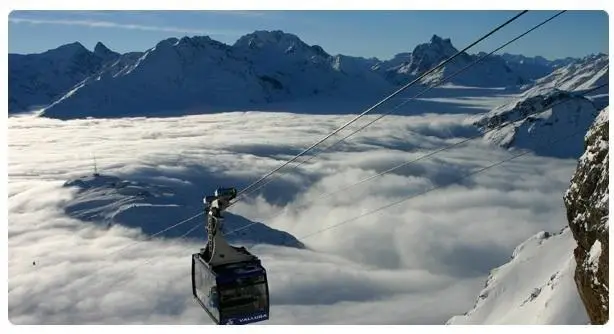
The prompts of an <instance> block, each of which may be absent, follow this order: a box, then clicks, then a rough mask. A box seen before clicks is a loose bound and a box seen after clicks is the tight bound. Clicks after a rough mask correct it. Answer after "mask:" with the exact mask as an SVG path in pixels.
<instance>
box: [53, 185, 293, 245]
mask: <svg viewBox="0 0 614 334" xmlns="http://www.w3.org/2000/svg"><path fill="white" fill-rule="evenodd" d="M64 186H65V187H75V188H77V190H78V191H77V193H76V196H75V198H74V199H72V200H70V201H68V202H67V203H66V206H65V211H66V213H67V214H68V215H70V216H72V217H74V218H78V219H80V220H84V221H91V222H95V223H99V224H105V225H107V226H108V227H110V226H112V225H113V224H121V225H124V226H128V227H132V228H138V229H140V230H142V232H144V233H145V234H148V235H152V234H154V233H157V232H159V231H162V230H163V229H164V228H166V227H169V226H170V225H172V224H175V223H177V222H179V221H181V220H182V219H187V218H188V217H191V216H193V215H194V214H195V212H198V210H199V209H201V210H202V208H194V207H193V206H191V205H190V204H189V199H188V198H184V197H183V196H181V194H179V193H177V192H176V191H175V190H174V189H173V188H171V187H168V186H164V185H156V184H148V183H144V182H138V181H131V180H124V179H121V178H118V177H115V176H110V175H99V174H98V175H96V174H95V175H89V176H84V177H80V178H76V179H73V180H69V181H67V182H66V183H65V184H64ZM225 217H226V220H225V221H224V227H223V229H224V232H225V233H229V232H231V231H233V230H236V229H239V228H242V227H245V226H247V225H249V224H253V225H252V226H250V227H248V228H245V229H244V230H241V231H238V232H236V233H233V234H229V236H228V240H229V241H230V242H239V241H240V242H241V243H247V244H271V245H280V246H289V247H297V248H304V245H303V244H302V243H301V242H300V241H298V240H297V239H296V238H294V237H293V236H292V235H290V234H289V233H286V232H283V231H280V230H276V229H273V228H270V227H268V226H266V225H264V224H262V223H259V222H258V223H254V222H252V221H250V220H248V219H245V218H243V217H241V216H238V215H234V214H232V213H226V214H225ZM196 223H200V225H201V226H200V227H198V228H195V229H192V228H193V227H194V224H196ZM204 226H205V218H204V216H201V217H199V218H195V219H193V220H192V221H190V222H188V223H186V224H182V225H179V226H177V227H176V228H173V229H171V230H169V231H167V232H165V233H163V234H161V235H160V236H161V237H180V236H185V237H188V238H198V239H201V240H205V239H206V237H207V233H206V230H205V227H204Z"/></svg>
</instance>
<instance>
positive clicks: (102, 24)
mask: <svg viewBox="0 0 614 334" xmlns="http://www.w3.org/2000/svg"><path fill="white" fill-rule="evenodd" d="M9 23H15V24H22V23H27V24H52V25H68V26H84V27H89V28H115V29H128V30H143V31H164V32H173V33H180V34H196V35H217V36H219V35H226V36H238V35H240V34H241V33H242V32H239V31H234V30H221V29H202V28H183V27H175V26H152V25H143V24H128V23H118V22H112V21H102V20H74V19H64V20H54V19H32V18H19V17H9Z"/></svg>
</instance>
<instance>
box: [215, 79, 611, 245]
mask: <svg viewBox="0 0 614 334" xmlns="http://www.w3.org/2000/svg"><path fill="white" fill-rule="evenodd" d="M607 85H608V83H605V84H602V85H599V86H597V87H595V88H592V89H590V90H588V91H586V92H585V94H588V93H590V92H592V91H594V90H597V89H600V88H602V87H605V86H607ZM574 97H577V95H570V96H569V97H568V98H566V99H564V100H560V101H557V102H556V103H553V104H552V105H549V106H547V107H545V108H543V109H541V110H538V111H535V112H533V113H530V114H528V115H527V116H525V117H524V118H522V119H518V120H515V121H508V122H507V123H503V124H500V125H499V126H498V127H493V128H491V129H489V130H487V131H484V132H483V133H480V134H477V135H475V136H472V137H468V138H466V139H463V140H461V141H459V142H456V143H454V144H451V145H448V146H444V147H442V148H439V149H437V150H434V151H431V152H430V153H426V154H424V155H422V156H420V157H418V158H416V159H413V160H410V161H407V162H404V163H402V164H400V165H397V166H395V167H392V168H390V169H388V170H385V171H383V172H380V173H378V174H375V175H372V176H369V177H367V178H364V179H362V180H360V181H358V182H355V183H352V184H350V185H347V186H345V187H341V188H339V189H337V190H334V191H331V192H328V193H322V194H320V195H318V197H316V198H315V199H313V200H311V201H309V202H308V203H314V202H316V201H319V200H322V199H325V198H328V197H330V196H331V195H334V194H336V193H339V192H341V191H345V190H348V189H350V188H353V187H355V186H358V185H361V184H363V183H366V182H369V181H371V180H374V179H376V178H378V177H381V176H384V175H386V174H388V173H390V172H393V171H394V170H397V169H399V168H401V167H405V166H408V165H410V164H412V163H415V162H418V161H421V160H423V159H426V158H430V157H432V156H434V155H436V154H437V153H441V152H443V151H447V150H449V149H452V148H454V147H457V146H460V145H462V144H464V143H467V142H469V141H471V140H474V139H477V138H481V137H482V136H484V135H486V134H488V133H489V132H491V131H495V130H500V129H501V128H503V127H506V126H508V125H511V124H513V123H516V122H522V121H524V120H525V119H527V118H529V117H531V116H533V115H536V114H539V113H542V112H544V111H546V110H548V109H550V108H553V107H555V106H557V105H559V104H561V103H564V102H567V101H569V100H571V99H572V98H574ZM540 146H542V145H540ZM282 213H283V210H279V211H278V212H277V213H276V214H274V215H272V216H270V217H268V218H266V219H258V220H259V221H266V220H271V219H273V218H275V217H277V216H279V215H280V214H282ZM254 224H256V223H255V222H254V223H252V224H249V225H246V226H243V227H241V228H238V229H235V230H233V231H231V232H229V233H228V234H225V235H230V234H233V233H235V232H239V231H241V230H244V229H246V228H248V227H250V226H252V225H254ZM299 240H300V239H299Z"/></svg>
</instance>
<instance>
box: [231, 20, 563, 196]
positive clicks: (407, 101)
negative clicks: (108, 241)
mask: <svg viewBox="0 0 614 334" xmlns="http://www.w3.org/2000/svg"><path fill="white" fill-rule="evenodd" d="M564 12H566V10H562V11H560V12H558V13H557V14H555V15H553V16H551V17H549V18H548V19H546V20H544V21H542V22H541V23H539V24H537V25H535V26H533V27H532V28H531V29H529V30H527V31H525V32H524V33H522V34H520V35H518V36H516V37H515V38H514V39H512V40H510V41H508V42H507V43H505V44H503V45H501V46H499V47H498V48H496V49H495V50H493V51H491V52H490V53H488V54H486V55H483V56H481V57H479V58H478V59H476V60H475V61H473V62H472V63H469V64H467V65H466V66H465V67H463V68H461V69H460V70H458V71H456V72H454V73H452V74H450V75H448V76H447V77H445V78H442V79H440V80H438V81H437V82H435V83H434V84H431V85H430V86H429V87H428V88H426V89H424V90H422V91H421V92H419V93H418V94H416V95H414V96H413V97H411V98H409V99H406V100H405V101H403V102H401V103H400V104H398V105H397V106H396V107H394V108H392V109H391V110H390V111H388V112H386V113H384V114H381V115H380V116H378V117H377V118H375V119H374V120H372V121H370V122H368V123H366V124H365V125H363V126H361V127H360V128H358V129H356V130H355V131H353V132H351V133H350V134H348V135H347V136H345V137H343V138H342V139H340V140H338V141H336V142H335V143H333V144H332V145H329V146H327V147H325V148H324V149H322V150H320V151H319V152H317V153H315V154H313V155H311V156H309V158H307V159H305V160H303V161H301V162H300V163H298V164H296V165H294V166H293V167H292V168H291V170H294V169H296V168H298V167H299V166H301V165H303V164H305V163H307V162H309V161H311V160H312V159H313V158H315V157H317V156H318V155H320V154H322V153H324V152H327V151H329V150H330V149H331V148H333V147H335V146H337V145H339V144H340V143H342V142H344V141H345V140H347V139H348V138H350V137H352V136H353V135H355V134H356V133H358V132H360V131H362V130H364V129H365V128H366V127H368V126H370V125H372V124H373V123H375V122H377V121H379V120H380V119H382V118H384V117H385V116H387V115H390V114H392V113H394V112H395V111H396V110H398V109H399V108H401V107H402V106H404V105H405V104H407V103H409V102H410V101H412V100H415V99H416V98H418V97H420V96H422V95H424V94H425V93H426V92H428V91H430V90H431V89H433V88H435V87H437V86H439V85H441V84H443V83H444V82H446V81H448V80H450V79H452V78H454V77H456V76H457V75H459V74H461V73H463V72H464V71H466V70H468V69H469V68H471V67H473V66H475V65H477V64H479V63H480V62H482V61H483V60H484V59H486V57H489V56H491V55H492V54H494V53H495V52H497V51H499V50H501V49H503V48H505V47H506V46H508V45H510V44H512V43H513V42H515V41H517V40H518V39H520V38H522V37H524V36H526V35H527V34H529V33H531V32H533V31H534V30H535V29H537V28H539V27H541V26H542V25H544V24H546V23H548V22H549V21H551V20H553V19H554V18H556V17H557V16H559V15H561V14H563V13H564ZM274 180H275V178H269V180H268V181H266V182H264V183H263V184H261V185H260V186H258V187H257V188H256V189H254V190H252V191H250V194H253V193H254V192H256V191H258V190H259V189H262V188H263V187H265V186H266V185H267V184H269V183H271V182H272V181H274ZM233 204H234V203H233Z"/></svg>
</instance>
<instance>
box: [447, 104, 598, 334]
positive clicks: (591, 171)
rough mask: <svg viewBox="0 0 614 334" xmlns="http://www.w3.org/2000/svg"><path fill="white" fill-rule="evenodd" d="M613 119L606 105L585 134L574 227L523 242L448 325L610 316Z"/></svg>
mask: <svg viewBox="0 0 614 334" xmlns="http://www.w3.org/2000/svg"><path fill="white" fill-rule="evenodd" d="M608 124H609V116H608V108H605V109H603V110H602V111H601V112H600V113H599V115H598V116H597V117H596V119H595V121H594V123H593V124H592V125H591V127H590V129H589V130H588V132H587V133H586V136H585V141H586V150H585V151H584V154H583V155H582V156H581V157H580V159H579V163H578V167H577V169H576V172H575V174H574V176H573V178H572V180H571V182H570V186H569V189H568V190H567V192H566V193H565V196H564V203H565V207H566V209H567V219H568V226H565V227H564V228H563V229H562V230H561V231H560V232H559V233H555V234H551V233H548V232H544V231H542V232H540V233H538V234H536V235H534V236H532V237H531V238H529V239H528V240H527V241H525V242H523V243H522V244H520V245H519V246H518V247H516V249H515V250H514V253H513V254H512V258H511V260H510V261H509V262H508V263H506V264H504V265H503V266H500V267H498V268H495V269H493V270H492V271H491V273H490V276H489V277H488V280H487V281H486V285H485V286H484V289H483V290H482V291H481V292H480V294H479V296H478V298H477V300H476V303H475V305H474V307H473V308H472V309H471V310H470V311H468V312H466V313H465V314H463V315H459V316H455V317H452V318H451V319H450V320H448V322H447V324H450V325H463V324H550V325H566V324H570V325H572V324H588V323H589V322H590V323H592V324H604V323H606V322H607V321H608V311H609V286H608V284H609V279H608V263H609V254H608V245H609V214H608V203H609V197H608V192H609V185H608V175H609V174H608V158H609V144H608V139H609V136H608ZM580 141H582V140H580Z"/></svg>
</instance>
